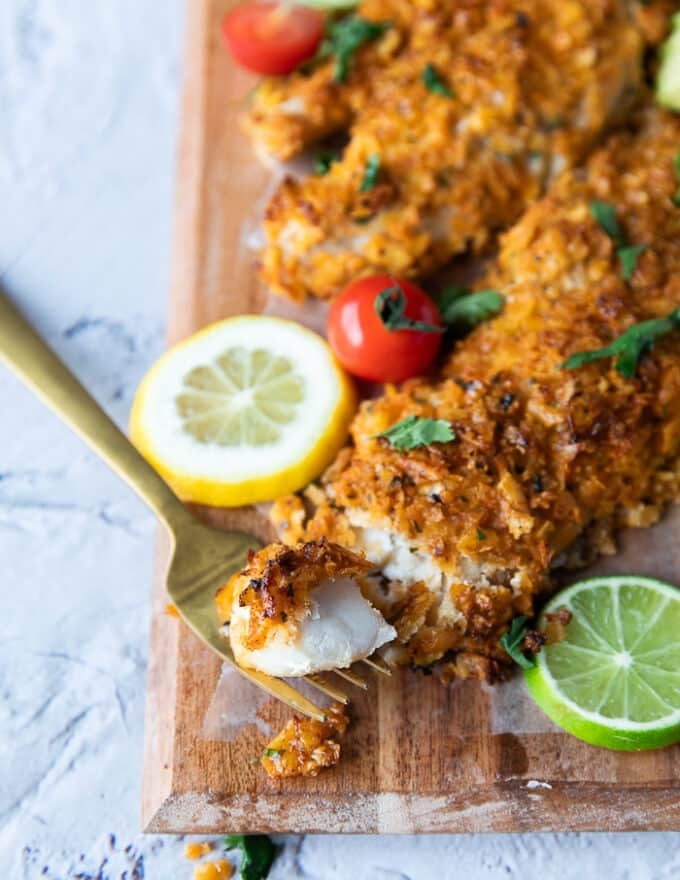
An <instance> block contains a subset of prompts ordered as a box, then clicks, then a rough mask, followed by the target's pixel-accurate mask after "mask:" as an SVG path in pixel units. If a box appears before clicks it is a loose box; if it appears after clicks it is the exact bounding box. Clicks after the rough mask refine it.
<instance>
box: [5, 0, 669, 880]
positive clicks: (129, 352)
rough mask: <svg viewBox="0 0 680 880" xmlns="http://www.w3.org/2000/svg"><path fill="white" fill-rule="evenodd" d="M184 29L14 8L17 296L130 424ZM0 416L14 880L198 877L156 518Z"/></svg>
mask: <svg viewBox="0 0 680 880" xmlns="http://www.w3.org/2000/svg"><path fill="white" fill-rule="evenodd" d="M181 30H182V15H181V4H180V0H166V2H164V3H161V4H159V3H157V2H154V0H2V2H1V3H0V205H1V207H0V276H1V277H2V280H3V281H4V283H5V284H6V285H7V287H8V288H9V289H10V290H11V292H12V293H13V295H14V296H15V297H16V299H17V300H18V301H19V302H20V303H21V304H22V306H23V307H24V309H25V310H26V312H27V313H28V314H29V315H30V316H31V317H32V318H33V320H34V321H35V322H36V323H37V325H38V326H39V327H40V329H41V330H42V332H43V333H44V334H45V335H46V336H47V338H48V339H49V340H50V342H51V343H52V344H53V345H54V346H55V347H56V349H57V350H58V351H59V352H60V353H61V354H62V355H63V357H64V358H65V359H66V361H67V362H68V363H69V364H70V365H71V366H72V367H73V368H74V369H75V370H76V372H77V373H78V374H79V375H80V376H81V377H82V379H83V380H84V382H85V383H86V384H87V386H88V387H89V388H90V389H91V390H92V391H93V392H94V394H95V395H96V396H97V398H98V399H99V400H100V401H101V402H102V404H103V405H104V406H105V407H106V408H107V410H108V411H109V412H110V413H112V414H113V416H114V417H115V418H116V419H117V420H118V421H119V422H120V423H124V422H125V420H126V417H127V413H128V410H129V407H130V402H131V399H132V394H133V391H134V388H135V385H136V383H137V382H138V380H139V378H140V376H141V375H142V373H143V371H144V370H145V368H146V367H147V366H148V365H149V364H150V362H151V361H152V359H153V358H154V357H155V356H156V355H157V354H158V352H159V351H160V350H161V346H162V340H163V333H164V305H165V295H166V287H167V276H168V264H169V247H170V236H171V208H172V189H173V162H174V149H175V143H176V131H177V98H178V83H179V79H180V66H181V57H180V45H181ZM0 413H1V420H0V571H1V573H2V602H3V609H2V617H1V623H0V878H3V880H34V878H40V877H46V878H48V880H66V878H69V880H76V878H81V877H86V878H90V877H96V878H98V880H142V878H146V880H169V878H172V880H175V878H177V880H181V878H184V877H186V878H189V877H190V876H191V867H190V865H189V863H187V862H184V860H183V857H182V846H181V841H178V840H176V839H172V838H153V837H144V836H142V835H140V833H139V787H140V759H141V749H142V715H143V702H144V683H145V663H146V650H147V647H146V639H147V625H148V606H149V584H150V573H151V547H152V536H153V528H154V524H153V522H152V519H151V517H150V515H149V514H148V513H147V512H146V510H145V509H143V507H142V506H141V504H140V503H139V502H137V500H136V499H135V498H134V497H132V495H131V494H130V493H129V492H128V491H127V489H125V488H124V486H123V485H122V484H120V483H119V482H118V481H117V480H116V478H115V477H114V476H112V475H111V474H110V473H109V472H108V471H107V470H106V468H105V467H104V466H103V465H101V464H100V463H99V462H98V461H97V460H96V459H95V457H94V456H93V455H91V454H90V453H89V452H88V451H87V450H86V449H85V448H84V447H83V446H82V445H81V444H80V442H79V441H78V440H76V439H75V438H74V437H73V436H71V435H70V434H69V433H68V431H67V430H66V429H65V428H63V427H62V426H61V425H60V424H59V423H58V422H57V421H56V420H55V419H54V418H53V417H52V416H51V415H50V414H48V413H47V412H46V411H45V410H44V409H43V408H42V407H41V405H40V404H39V403H38V402H37V401H36V400H34V399H32V398H31V396H30V395H29V394H28V392H27V391H26V390H24V388H23V387H21V386H20V385H19V384H18V383H17V382H16V381H14V380H13V379H12V378H10V377H9V375H8V374H7V373H6V372H4V371H3V370H1V369H0ZM281 842H282V843H283V844H284V852H283V854H282V856H281V857H280V859H279V861H278V862H277V866H276V868H275V870H274V871H273V872H272V877H273V878H274V880H276V878H291V877H304V878H317V880H335V878H337V880H340V878H348V877H352V878H353V880H369V878H370V880H379V878H385V880H387V878H411V880H416V878H417V880H429V878H433V880H438V878H454V877H464V876H469V877H474V878H475V880H485V878H494V880H495V878H506V877H530V876H536V877H542V878H546V880H548V878H560V880H571V878H579V880H583V878H589V877H595V876H604V875H606V876H607V877H608V878H609V880H624V878H627V880H628V878H629V880H648V878H649V880H652V878H653V880H670V878H675V877H680V834H675V835H670V834H668V835H662V834H650V835H644V834H632V835H618V836H614V835H606V834H600V835H590V834H580V835H542V836H539V835H522V836H520V835H516V836H512V837H510V836H501V835H487V836H477V837H475V836H460V837H448V836H447V837H432V838H430V837H418V838H389V839H388V838H384V837H382V838H381V837H366V838H343V837H307V838H286V839H282V840H281Z"/></svg>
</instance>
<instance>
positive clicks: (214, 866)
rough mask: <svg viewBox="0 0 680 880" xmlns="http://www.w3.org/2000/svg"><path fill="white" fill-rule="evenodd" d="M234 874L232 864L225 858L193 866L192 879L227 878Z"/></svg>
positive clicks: (215, 879)
mask: <svg viewBox="0 0 680 880" xmlns="http://www.w3.org/2000/svg"><path fill="white" fill-rule="evenodd" d="M233 875H234V866H233V865H232V864H231V862H228V861H227V860H226V859H220V860H219V861H217V862H203V864H202V865H196V867H195V868H194V876H193V880H229V878H230V877H233Z"/></svg>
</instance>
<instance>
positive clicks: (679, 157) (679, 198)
mask: <svg viewBox="0 0 680 880" xmlns="http://www.w3.org/2000/svg"><path fill="white" fill-rule="evenodd" d="M673 168H674V169H675V179H676V180H677V182H678V189H677V190H676V193H675V195H674V196H673V204H674V205H677V206H678V207H679V208H680V153H676V154H675V158H674V159H673Z"/></svg>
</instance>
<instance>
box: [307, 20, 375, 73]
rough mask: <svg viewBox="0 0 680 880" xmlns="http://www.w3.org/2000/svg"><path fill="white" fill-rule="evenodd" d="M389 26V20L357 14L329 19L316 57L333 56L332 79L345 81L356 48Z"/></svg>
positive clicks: (373, 38) (371, 39) (368, 41)
mask: <svg viewBox="0 0 680 880" xmlns="http://www.w3.org/2000/svg"><path fill="white" fill-rule="evenodd" d="M389 27H390V22H389V21H368V20H367V19H365V18H361V17H360V16H358V15H350V16H347V17H346V18H340V19H338V20H337V21H332V20H331V21H329V23H328V26H327V28H326V37H325V39H324V41H323V43H322V44H321V48H320V50H319V56H318V57H320V58H328V57H330V56H334V57H335V70H334V72H333V79H334V80H335V82H336V83H344V82H346V81H347V77H348V76H349V72H350V70H351V67H352V62H353V61H354V56H355V55H356V53H357V50H358V49H360V48H361V47H362V46H363V45H364V43H370V42H372V41H373V40H377V39H378V37H380V36H382V35H383V34H384V33H385V31H386V30H387V29H388V28H389Z"/></svg>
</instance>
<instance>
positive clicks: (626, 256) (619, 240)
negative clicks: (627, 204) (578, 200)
mask: <svg viewBox="0 0 680 880" xmlns="http://www.w3.org/2000/svg"><path fill="white" fill-rule="evenodd" d="M590 214H591V216H592V218H593V220H595V222H596V223H597V224H598V226H600V227H601V228H602V229H603V230H604V231H605V232H606V233H607V235H608V236H609V237H610V238H611V240H612V242H613V243H614V247H615V249H616V256H617V257H618V258H619V262H620V263H621V277H622V278H623V280H624V281H626V282H628V281H630V279H631V278H632V276H633V272H634V271H635V267H636V266H637V261H638V257H639V256H640V254H643V253H644V252H645V251H646V250H647V245H645V244H630V243H629V241H628V240H627V239H626V236H625V235H624V233H623V231H622V230H621V227H620V226H619V221H618V220H617V219H616V208H615V207H614V205H610V204H609V202H600V201H594V202H591V203H590Z"/></svg>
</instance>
